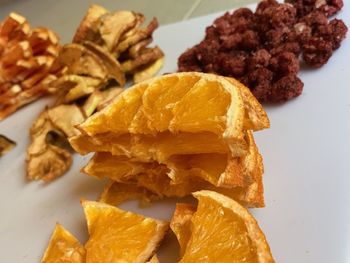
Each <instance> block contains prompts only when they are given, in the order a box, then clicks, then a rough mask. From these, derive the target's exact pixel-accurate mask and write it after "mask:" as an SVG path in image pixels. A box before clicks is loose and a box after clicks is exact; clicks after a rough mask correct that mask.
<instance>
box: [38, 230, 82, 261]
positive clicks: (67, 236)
mask: <svg viewBox="0 0 350 263" xmlns="http://www.w3.org/2000/svg"><path fill="white" fill-rule="evenodd" d="M84 262H85V249H84V247H83V246H82V245H81V244H80V243H79V241H78V240H77V239H76V238H75V237H74V236H73V235H72V234H71V233H69V232H68V231H67V230H66V229H64V228H63V226H61V225H60V224H56V227H55V230H54V232H53V234H52V236H51V239H50V242H49V245H48V247H47V249H46V251H45V253H44V256H43V258H42V260H41V263H84Z"/></svg>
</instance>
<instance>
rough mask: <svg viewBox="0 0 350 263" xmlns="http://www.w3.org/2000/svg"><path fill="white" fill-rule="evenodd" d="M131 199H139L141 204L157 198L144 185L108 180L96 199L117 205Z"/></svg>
mask: <svg viewBox="0 0 350 263" xmlns="http://www.w3.org/2000/svg"><path fill="white" fill-rule="evenodd" d="M131 199H140V200H141V205H143V204H147V203H149V202H151V201H153V200H157V199H158V197H157V196H156V195H155V194H154V193H152V192H150V191H148V190H147V189H146V188H144V187H140V186H137V185H135V184H123V183H118V182H113V181H110V182H109V183H108V184H107V185H106V186H105V188H104V189H103V192H102V194H101V196H100V198H99V200H98V201H99V202H103V203H106V204H109V205H114V206H117V205H119V204H121V203H123V202H124V201H127V200H131Z"/></svg>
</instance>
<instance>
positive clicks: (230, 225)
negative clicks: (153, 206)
mask: <svg viewBox="0 0 350 263" xmlns="http://www.w3.org/2000/svg"><path fill="white" fill-rule="evenodd" d="M193 195H194V196H195V197H196V198H197V199H198V207H197V211H196V212H195V213H194V214H193V216H192V218H191V227H190V228H189V227H186V228H185V229H184V231H188V230H189V229H190V231H191V234H190V235H191V237H190V238H189V240H188V242H187V246H186V249H185V252H184V254H183V257H182V258H181V260H180V262H182V263H187V262H223V263H225V262H230V263H231V262H251V263H255V262H257V263H262V262H264V263H270V262H271V263H272V262H274V260H273V258H272V255H271V252H270V248H269V245H268V243H267V241H266V238H265V235H264V234H263V232H262V231H261V229H260V228H259V226H258V224H257V222H256V220H255V219H254V218H253V216H252V215H251V214H250V213H249V212H248V210H247V209H246V208H244V207H242V206H241V205H240V204H238V203H237V202H235V201H234V200H232V199H230V198H228V197H226V196H224V195H221V194H219V193H216V192H212V191H200V192H196V193H194V194H193ZM177 217H179V216H177ZM182 235H183V234H182Z"/></svg>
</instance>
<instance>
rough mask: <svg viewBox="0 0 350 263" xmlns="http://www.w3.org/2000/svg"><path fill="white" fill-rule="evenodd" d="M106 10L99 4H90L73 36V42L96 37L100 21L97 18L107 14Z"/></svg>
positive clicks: (92, 39)
mask: <svg viewBox="0 0 350 263" xmlns="http://www.w3.org/2000/svg"><path fill="white" fill-rule="evenodd" d="M107 13H108V10H107V9H105V8H103V7H102V6H99V5H94V4H93V5H90V7H89V9H88V11H87V12H86V15H85V17H84V18H83V20H82V21H81V23H80V25H79V27H78V29H77V31H76V32H75V35H74V37H73V42H74V43H82V42H84V41H86V40H89V41H94V40H95V39H97V38H98V36H97V35H98V29H97V26H98V24H99V22H100V20H99V18H100V17H101V16H102V15H104V14H107Z"/></svg>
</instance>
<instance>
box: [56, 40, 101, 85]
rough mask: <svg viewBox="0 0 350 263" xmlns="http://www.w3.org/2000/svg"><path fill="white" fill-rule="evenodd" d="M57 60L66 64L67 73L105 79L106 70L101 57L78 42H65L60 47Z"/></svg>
mask: <svg viewBox="0 0 350 263" xmlns="http://www.w3.org/2000/svg"><path fill="white" fill-rule="evenodd" d="M59 60H60V61H61V63H63V64H64V65H65V66H67V68H68V71H67V73H68V74H76V75H86V76H90V77H93V78H98V79H102V80H104V79H106V78H107V75H108V72H107V69H106V67H105V65H104V62H103V60H102V59H100V58H99V57H98V56H97V55H96V54H94V53H93V52H92V51H90V50H89V49H87V48H85V47H84V46H82V45H79V44H67V45H64V46H63V47H62V49H61V52H60V55H59Z"/></svg>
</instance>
